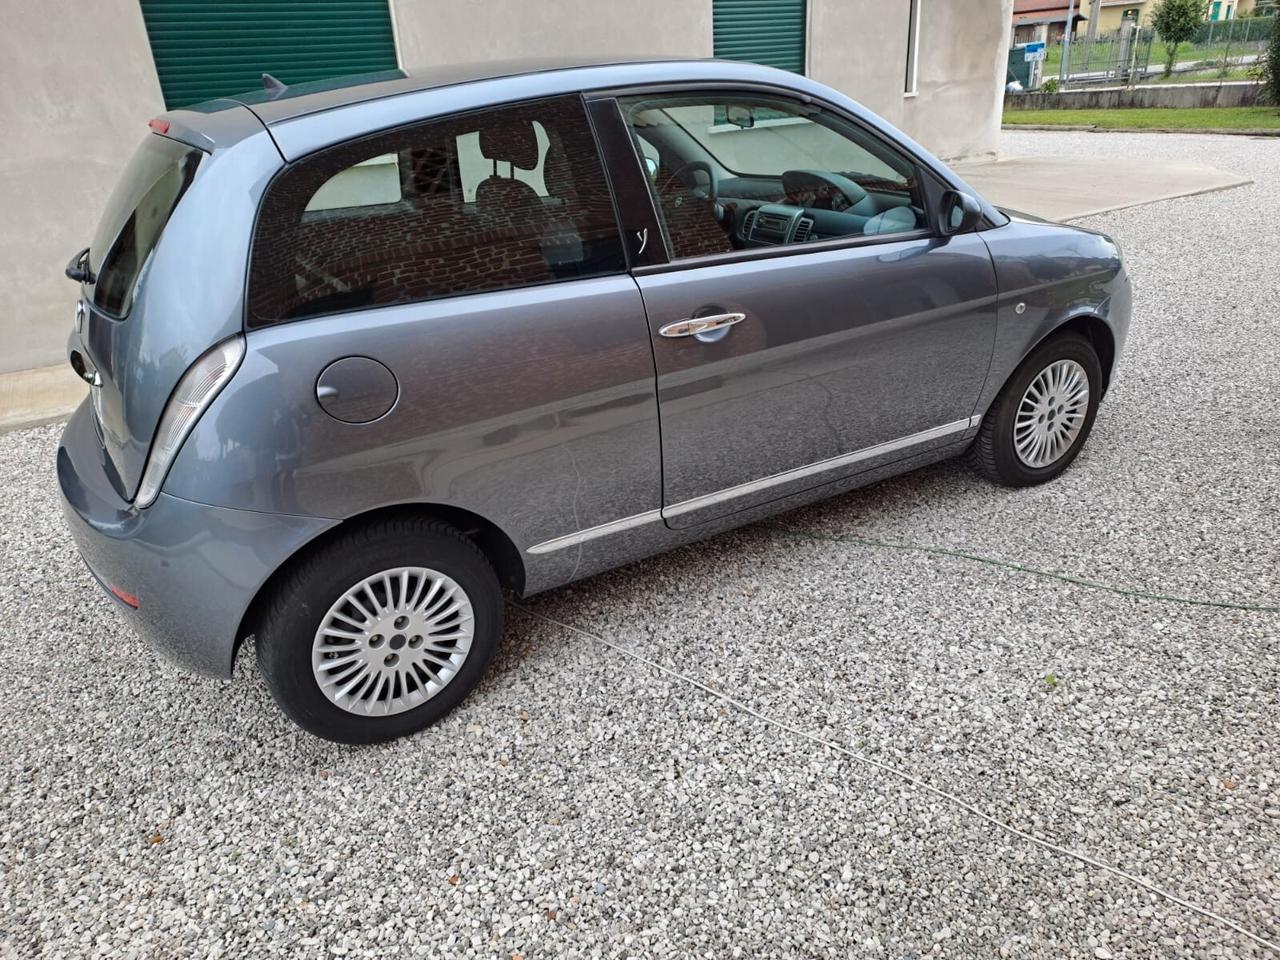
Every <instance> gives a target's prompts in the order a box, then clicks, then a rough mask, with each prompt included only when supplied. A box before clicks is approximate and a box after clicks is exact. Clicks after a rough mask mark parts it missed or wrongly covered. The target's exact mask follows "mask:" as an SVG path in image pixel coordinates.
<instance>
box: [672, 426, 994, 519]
mask: <svg viewBox="0 0 1280 960" xmlns="http://www.w3.org/2000/svg"><path fill="white" fill-rule="evenodd" d="M981 422H982V418H981V417H968V418H966V419H964V420H956V421H954V422H953V423H944V424H943V425H942V426H940V427H932V428H930V429H928V430H921V431H920V432H919V433H913V434H910V435H908V436H905V437H899V438H898V439H897V440H888V441H886V442H885V443H878V444H876V445H875V446H873V447H863V448H862V449H861V450H855V451H853V453H844V454H841V455H840V456H838V457H829V458H828V459H826V460H818V461H817V462H815V463H810V464H807V465H805V466H803V467H796V468H795V469H794V470H786V471H784V472H782V473H775V474H774V475H773V476H770V477H762V478H761V479H759V480H750V481H748V482H747V483H740V484H738V485H737V486H736V487H728V488H726V489H724V490H717V491H716V492H715V493H708V494H705V495H703V496H701V497H694V498H693V499H692V500H682V501H680V502H679V503H677V504H673V505H672V506H669V507H663V508H662V518H663V519H664V520H670V519H671V518H672V517H678V516H680V515H682V514H685V513H692V512H693V511H695V510H702V509H705V508H706V507H713V506H716V505H717V504H721V503H724V502H725V501H727V500H736V499H737V498H738V497H746V496H750V495H751V494H753V493H760V492H762V491H764V490H768V489H769V488H770V487H776V486H779V485H780V484H784V483H791V482H792V481H795V480H803V479H804V478H805V477H812V476H815V475H817V474H820V473H825V472H827V471H829V470H838V469H840V468H841V467H848V466H852V465H853V464H855V463H860V462H861V461H863V460H871V459H873V458H875V457H882V456H884V455H885V454H889V453H896V452H897V451H899V450H905V449H907V448H908V447H914V446H915V445H916V444H920V443H928V442H929V441H930V440H941V439H942V438H944V437H949V436H952V435H953V434H957V433H964V432H965V431H966V430H969V429H971V428H973V427H975V426H977V425H978V424H979V423H981Z"/></svg>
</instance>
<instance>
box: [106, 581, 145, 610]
mask: <svg viewBox="0 0 1280 960" xmlns="http://www.w3.org/2000/svg"><path fill="white" fill-rule="evenodd" d="M107 589H108V590H110V591H111V593H112V595H113V596H114V597H115V598H116V599H117V600H119V601H120V602H121V603H125V604H128V605H129V606H131V607H133V609H135V610H137V609H138V595H137V594H136V593H128V592H127V591H124V590H121V589H120V588H119V587H113V586H108V587H107Z"/></svg>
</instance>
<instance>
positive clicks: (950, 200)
mask: <svg viewBox="0 0 1280 960" xmlns="http://www.w3.org/2000/svg"><path fill="white" fill-rule="evenodd" d="M940 212H941V214H942V216H941V218H940V223H939V225H940V227H941V228H942V235H943V236H944V237H950V236H954V235H955V234H957V233H968V232H969V231H970V230H972V229H973V228H974V227H976V226H977V225H978V223H979V222H980V221H981V220H982V207H980V206H979V205H978V201H977V200H976V199H974V198H973V197H971V196H969V194H967V193H961V192H960V191H959V190H948V191H947V192H946V193H944V194H943V195H942V209H941V211H940Z"/></svg>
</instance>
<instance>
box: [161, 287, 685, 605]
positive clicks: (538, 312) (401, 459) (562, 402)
mask: <svg viewBox="0 0 1280 960" xmlns="http://www.w3.org/2000/svg"><path fill="white" fill-rule="evenodd" d="M350 356H365V357H370V358H372V359H374V360H377V361H379V362H380V363H383V364H385V365H386V366H387V367H388V368H390V369H391V370H392V371H393V372H394V374H395V375H396V378H397V380H398V381H399V397H398V399H397V401H396V403H395V406H394V407H393V408H392V410H391V411H390V412H389V413H387V414H386V415H385V416H383V417H382V418H381V419H379V420H376V421H374V422H372V423H366V424H352V423H344V422H342V421H339V420H335V419H333V418H331V417H330V416H328V415H327V414H326V413H324V411H323V410H322V409H321V408H320V406H319V403H318V402H317V399H316V379H317V378H318V377H319V375H320V373H321V372H322V371H323V370H324V369H325V367H326V366H328V365H329V364H330V363H332V362H333V361H335V360H337V359H339V358H342V357H350ZM165 490H166V491H167V492H169V493H172V494H174V495H175V496H180V497H184V498H187V499H191V500H197V501H200V502H202V503H210V504H216V505H218V506H225V507H237V508H241V509H248V510H261V511H268V512H273V513H285V514H297V515H303V516H309V517H324V518H331V519H338V520H342V519H347V518H350V517H354V516H358V515H360V514H363V513H366V512H368V511H370V510H374V509H376V508H379V507H385V506H392V505H399V504H439V505H445V506H450V507H456V508H461V509H464V510H468V511H470V512H472V513H475V514H478V515H479V516H481V517H483V518H485V519H486V520H489V521H490V522H492V523H494V524H496V525H497V526H498V527H499V528H500V529H501V530H502V531H503V532H504V533H506V535H507V536H508V537H509V538H510V539H511V540H512V542H513V543H514V544H515V546H516V548H517V549H518V550H519V551H520V552H521V553H523V552H524V551H525V550H526V549H527V548H528V547H529V546H532V545H534V544H537V543H540V542H543V541H546V540H552V539H555V538H557V537H562V536H565V535H567V534H571V533H576V532H577V531H579V530H582V529H585V528H588V527H592V526H596V525H599V524H603V523H608V522H610V521H613V520H617V519H620V518H623V517H628V516H632V515H634V514H639V513H643V512H645V511H649V510H656V509H658V508H659V507H660V506H661V495H662V488H661V455H660V450H659V442H658V411H657V400H656V398H655V393H654V372H653V353H652V349H651V347H650V344H649V334H648V327H647V324H646V322H645V315H644V309H643V306H642V304H641V300H640V293H639V290H638V289H637V287H636V285H635V282H634V281H633V280H632V279H631V278H630V277H629V276H615V277H604V278H598V279H588V280H580V281H575V282H569V283H561V284H550V285H546V286H540V287H532V288H526V289H523V290H517V291H510V292H501V293H490V294H478V295H474V296H466V297H458V298H454V299H445V300H437V301H434V302H429V303H417V304H404V305H400V306H394V307H387V308H382V309H377V310H370V311H364V312H360V313H350V314H343V315H337V316H330V317H323V318H317V319H313V320H302V321H297V322H293V323H285V324H280V325H278V326H274V327H267V328H264V329H260V330H254V331H251V332H250V333H249V334H248V351H247V355H246V357H245V360H244V363H243V365H242V366H241V369H240V370H239V371H238V372H237V374H236V376H235V378H234V379H233V380H232V382H231V383H230V384H229V385H228V387H227V388H226V389H225V390H224V391H223V393H222V394H221V395H220V396H219V397H218V398H217V400H216V401H215V402H214V403H213V405H212V406H211V407H210V409H209V410H208V411H207V412H206V413H205V415H204V416H203V417H202V418H201V420H200V423H199V425H198V426H197V427H196V429H195V431H194V432H193V433H192V435H191V436H190V438H189V439H188V440H187V442H186V444H185V445H184V446H183V449H182V451H181V453H180V454H179V456H178V458H177V461H176V462H175V464H174V467H173V470H172V472H171V473H170V475H169V479H168V481H167V483H166V484H165ZM577 555H578V552H577V551H574V550H566V551H562V552H559V553H556V554H552V555H550V556H549V557H548V558H546V559H545V562H543V563H542V564H541V565H540V568H539V570H538V571H537V577H536V580H537V581H538V582H552V581H558V582H564V581H566V580H570V579H573V577H574V576H575V571H576V563H577ZM538 582H534V583H528V584H527V587H528V588H529V589H537V588H538Z"/></svg>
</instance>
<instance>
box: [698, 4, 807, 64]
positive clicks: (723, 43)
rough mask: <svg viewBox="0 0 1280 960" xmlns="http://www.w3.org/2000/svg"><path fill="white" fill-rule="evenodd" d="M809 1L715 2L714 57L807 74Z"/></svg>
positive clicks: (713, 22) (713, 26)
mask: <svg viewBox="0 0 1280 960" xmlns="http://www.w3.org/2000/svg"><path fill="white" fill-rule="evenodd" d="M805 2H806V0H712V3H711V18H712V35H713V40H714V51H715V55H716V56H717V57H719V58H721V59H722V60H749V61H751V62H752V63H762V64H764V65H765V66H769V67H778V68H779V69H781V70H790V71H791V72H792V73H804V72H805V23H806V10H805Z"/></svg>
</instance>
